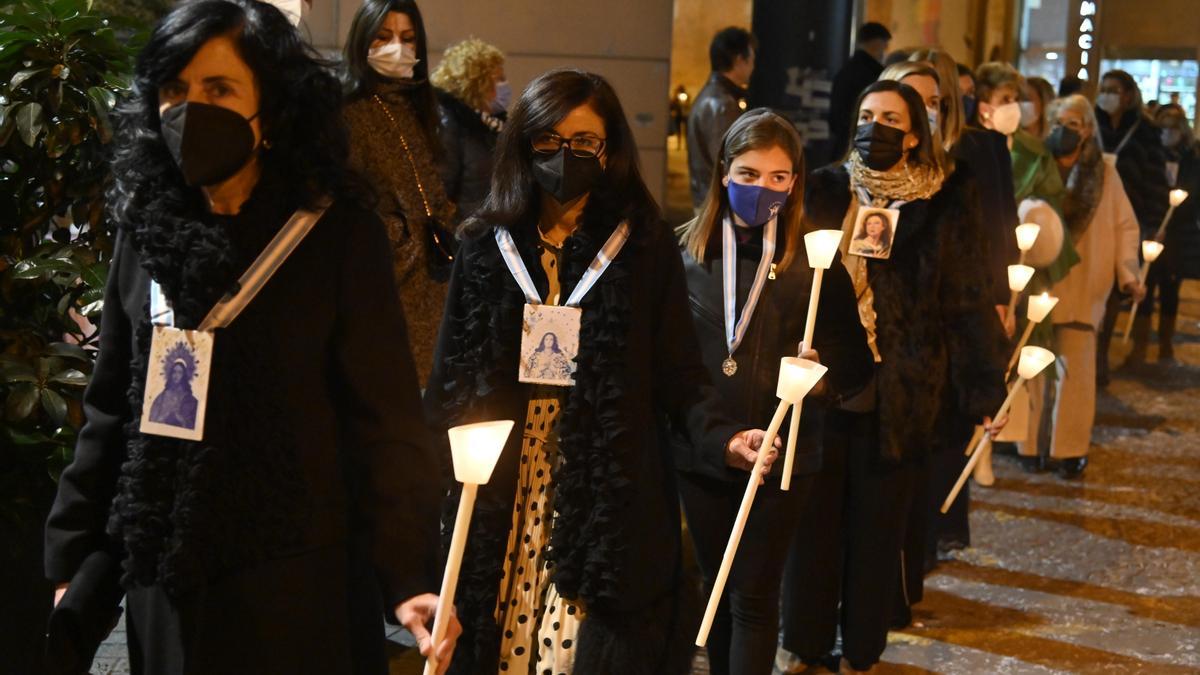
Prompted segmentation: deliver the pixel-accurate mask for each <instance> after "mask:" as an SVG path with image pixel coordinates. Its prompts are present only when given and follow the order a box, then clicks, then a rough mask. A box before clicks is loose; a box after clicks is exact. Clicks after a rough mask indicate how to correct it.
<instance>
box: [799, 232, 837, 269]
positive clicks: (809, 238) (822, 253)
mask: <svg viewBox="0 0 1200 675" xmlns="http://www.w3.org/2000/svg"><path fill="white" fill-rule="evenodd" d="M841 244H842V231H841V230H816V231H813V232H809V233H808V234H806V235H804V251H805V252H806V253H807V254H808V266H809V267H812V268H814V269H819V270H827V269H829V268H830V267H831V266H832V265H833V257H834V256H835V255H837V251H838V247H839V246H841Z"/></svg>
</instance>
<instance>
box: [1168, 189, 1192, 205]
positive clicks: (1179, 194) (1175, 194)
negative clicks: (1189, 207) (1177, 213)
mask: <svg viewBox="0 0 1200 675" xmlns="http://www.w3.org/2000/svg"><path fill="white" fill-rule="evenodd" d="M1168 198H1169V199H1170V200H1171V206H1172V207H1176V206H1179V205H1180V204H1182V203H1183V200H1185V199H1187V198H1188V191H1187V190H1181V189H1179V188H1176V189H1174V190H1171V194H1170V195H1169V197H1168Z"/></svg>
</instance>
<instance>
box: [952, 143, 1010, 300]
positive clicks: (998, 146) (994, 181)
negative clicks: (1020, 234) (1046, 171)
mask: <svg viewBox="0 0 1200 675" xmlns="http://www.w3.org/2000/svg"><path fill="white" fill-rule="evenodd" d="M951 154H953V155H954V161H955V164H956V166H960V167H962V168H964V169H966V170H967V171H969V172H970V175H971V176H973V177H974V182H975V187H976V192H977V193H978V194H979V208H980V214H981V221H982V224H983V230H984V234H985V236H986V237H987V242H988V256H987V268H988V273H989V274H990V275H991V278H992V284H991V289H992V291H991V299H992V302H993V304H996V305H1007V304H1008V299H1009V293H1010V291H1009V288H1008V266H1009V265H1013V264H1016V262H1017V260H1018V259H1019V258H1020V250H1019V249H1018V248H1017V233H1016V228H1017V225H1020V220H1021V219H1020V217H1019V216H1018V215H1017V198H1016V193H1015V190H1014V187H1013V171H1012V156H1011V155H1010V154H1009V151H1008V145H1007V141H1006V139H1005V137H1004V134H1001V133H999V132H996V131H992V130H990V129H982V128H979V127H967V128H965V129H963V134H962V136H960V137H959V139H958V143H957V144H956V145H955V146H954V148H953V150H952V151H951Z"/></svg>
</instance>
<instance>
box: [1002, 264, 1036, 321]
mask: <svg viewBox="0 0 1200 675" xmlns="http://www.w3.org/2000/svg"><path fill="white" fill-rule="evenodd" d="M1033 273H1034V269H1033V268H1032V267H1030V266H1029V265H1009V266H1008V289H1009V290H1010V291H1012V295H1011V296H1010V297H1009V300H1008V316H1012V313H1013V312H1015V311H1016V310H1017V299H1018V298H1019V297H1021V292H1022V291H1024V290H1025V287H1026V286H1028V285H1029V281H1030V279H1033Z"/></svg>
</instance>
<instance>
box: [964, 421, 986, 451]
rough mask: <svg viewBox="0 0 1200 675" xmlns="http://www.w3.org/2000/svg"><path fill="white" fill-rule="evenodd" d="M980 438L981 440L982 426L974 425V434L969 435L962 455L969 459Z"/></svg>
mask: <svg viewBox="0 0 1200 675" xmlns="http://www.w3.org/2000/svg"><path fill="white" fill-rule="evenodd" d="M980 438H983V425H981V424H977V425H975V433H973V434H971V440H969V441H967V449H966V451H965V452H963V454H964V455H966V456H967V457H970V456H971V453H972V452H975V445H976V444H977V443H979V439H980Z"/></svg>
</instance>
